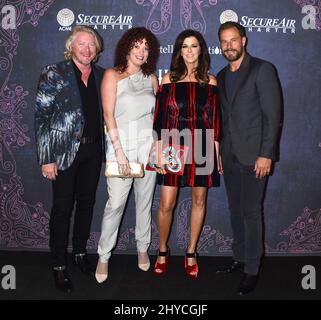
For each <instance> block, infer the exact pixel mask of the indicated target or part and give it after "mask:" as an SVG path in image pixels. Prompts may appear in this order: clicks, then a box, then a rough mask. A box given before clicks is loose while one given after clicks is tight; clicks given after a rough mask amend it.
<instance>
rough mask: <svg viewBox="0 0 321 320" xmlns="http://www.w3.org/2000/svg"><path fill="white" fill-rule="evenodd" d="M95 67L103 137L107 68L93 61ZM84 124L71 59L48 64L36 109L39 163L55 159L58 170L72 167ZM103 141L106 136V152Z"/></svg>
mask: <svg viewBox="0 0 321 320" xmlns="http://www.w3.org/2000/svg"><path fill="white" fill-rule="evenodd" d="M92 70H93V72H94V75H95V79H96V86H97V90H98V99H99V105H100V108H99V110H100V112H101V117H100V118H101V130H102V137H104V132H103V116H102V107H101V106H102V104H101V95H100V84H101V80H102V76H103V73H104V69H103V68H101V67H99V66H96V65H93V69H92ZM83 128H84V114H83V110H82V105H81V97H80V92H79V88H78V83H77V78H76V75H75V71H74V69H73V66H72V62H71V60H65V61H62V62H59V63H56V64H51V65H48V66H46V67H45V68H44V69H43V70H42V73H41V75H40V79H39V85H38V91H37V97H36V110H35V133H36V143H37V152H38V161H39V165H43V164H48V163H53V162H56V163H57V167H58V170H66V169H67V168H69V167H70V166H71V164H72V163H73V161H74V159H75V156H76V153H77V151H78V149H79V145H80V138H81V136H82V131H83ZM104 141H105V139H104V138H103V139H102V148H103V155H104V154H105V152H104Z"/></svg>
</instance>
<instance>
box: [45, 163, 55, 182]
mask: <svg viewBox="0 0 321 320" xmlns="http://www.w3.org/2000/svg"><path fill="white" fill-rule="evenodd" d="M41 171H42V175H43V176H44V178H47V179H49V180H56V176H57V175H58V169H57V164H56V163H55V162H53V163H48V164H43V165H42V166H41Z"/></svg>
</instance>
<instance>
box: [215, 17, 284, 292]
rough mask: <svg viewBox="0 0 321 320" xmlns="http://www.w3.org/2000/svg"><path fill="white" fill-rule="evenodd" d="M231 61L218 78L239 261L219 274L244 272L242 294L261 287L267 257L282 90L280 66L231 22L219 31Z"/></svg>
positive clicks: (225, 163)
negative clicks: (267, 210) (268, 203)
mask: <svg viewBox="0 0 321 320" xmlns="http://www.w3.org/2000/svg"><path fill="white" fill-rule="evenodd" d="M218 34H219V40H220V45H221V49H222V54H223V56H224V57H225V58H226V59H227V60H228V62H229V64H228V65H227V66H226V67H225V68H224V69H222V70H221V71H220V72H219V74H218V76H217V78H218V86H219V92H220V105H221V116H222V130H223V132H222V140H221V157H222V164H223V170H224V181H225V186H226V191H227V196H228V202H229V209H230V214H231V216H230V217H231V225H232V231H233V238H234V239H233V245H232V249H233V261H232V263H231V264H230V265H228V266H224V267H221V268H219V269H218V270H217V271H216V272H217V273H231V272H233V271H236V270H240V269H242V270H243V278H242V280H241V282H240V285H239V287H238V293H239V294H240V295H243V294H246V293H248V292H250V291H252V290H253V289H254V288H255V285H256V282H257V276H258V272H259V267H260V260H261V258H262V255H263V239H262V238H263V236H262V233H263V232H262V204H263V198H264V190H265V187H266V182H267V177H268V175H269V174H270V172H271V166H272V162H273V161H274V160H275V154H276V149H277V140H278V133H279V128H280V117H281V101H282V98H281V88H280V85H279V80H278V77H277V72H276V70H275V67H274V66H273V65H272V64H271V63H269V62H267V61H264V60H261V59H257V58H254V57H252V56H250V55H249V54H248V53H247V52H246V41H247V38H246V33H245V28H244V27H243V26H241V25H240V24H238V23H236V22H226V23H224V24H222V25H221V27H220V29H219V32H218Z"/></svg>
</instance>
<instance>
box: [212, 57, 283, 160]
mask: <svg viewBox="0 0 321 320" xmlns="http://www.w3.org/2000/svg"><path fill="white" fill-rule="evenodd" d="M227 68H229V66H226V67H225V68H224V69H222V70H221V71H220V72H219V74H218V75H217V79H218V87H219V97H220V107H221V117H222V139H221V155H222V161H223V163H224V162H225V160H226V159H227V157H228V155H229V154H230V153H231V152H232V153H233V154H234V155H235V156H236V157H237V159H238V161H240V162H241V163H242V164H244V165H254V163H255V160H256V158H257V157H259V156H261V157H266V158H270V159H272V160H274V159H275V153H276V150H277V145H276V144H277V139H278V132H279V128H280V118H281V101H282V96H281V88H280V84H279V80H278V77H277V72H276V69H275V67H274V66H273V65H272V64H271V63H269V62H267V61H264V60H261V59H257V58H254V57H251V56H250V55H249V54H246V56H245V58H244V60H243V62H242V64H241V67H240V69H239V71H238V72H239V74H238V78H237V81H236V83H235V84H234V90H233V93H232V95H231V97H227V94H226V88H225V77H226V70H227Z"/></svg>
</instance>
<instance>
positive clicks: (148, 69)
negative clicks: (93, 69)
mask: <svg viewBox="0 0 321 320" xmlns="http://www.w3.org/2000/svg"><path fill="white" fill-rule="evenodd" d="M143 39H145V40H146V42H147V44H148V47H149V54H148V59H147V62H146V63H144V64H143V65H142V67H141V68H142V72H143V74H144V75H145V76H149V75H151V74H153V73H155V71H156V63H157V60H158V56H159V42H158V40H157V38H156V37H155V35H154V34H153V33H152V32H151V31H150V30H148V29H146V28H145V27H135V28H132V29H129V30H128V31H126V32H125V33H124V34H123V36H122V37H121V38H120V40H119V41H118V43H117V47H116V50H115V63H114V67H115V68H116V70H118V71H119V72H124V71H125V70H126V69H127V67H128V62H127V56H128V54H129V52H130V50H131V49H132V48H133V47H134V45H135V43H136V42H140V41H142V40H143Z"/></svg>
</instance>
